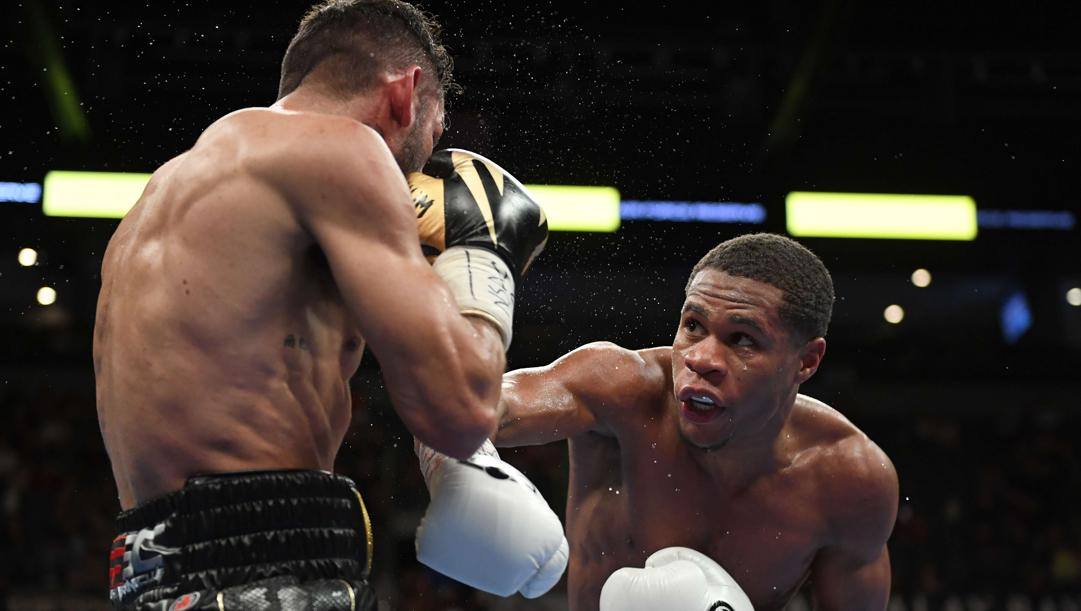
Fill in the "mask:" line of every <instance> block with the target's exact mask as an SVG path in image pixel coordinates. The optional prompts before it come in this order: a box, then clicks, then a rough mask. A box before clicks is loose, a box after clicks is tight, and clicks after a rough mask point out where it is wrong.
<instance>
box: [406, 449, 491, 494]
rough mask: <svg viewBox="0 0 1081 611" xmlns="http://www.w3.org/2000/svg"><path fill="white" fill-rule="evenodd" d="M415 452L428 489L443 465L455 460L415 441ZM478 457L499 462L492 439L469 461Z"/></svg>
mask: <svg viewBox="0 0 1081 611" xmlns="http://www.w3.org/2000/svg"><path fill="white" fill-rule="evenodd" d="M413 451H414V452H415V453H416V455H417V459H418V460H419V461H420V472H421V475H423V476H424V483H425V484H426V485H427V486H428V489H429V490H431V488H432V477H433V476H434V474H435V473H436V472H437V471H439V469H440V468H441V467H442V466H443V463H444V462H445V461H448V460H454V459H453V458H451V457H449V456H447V455H446V454H440V453H439V452H436V451H435V450H433V449H432V448H429V447H428V446H426V445H424V444H423V443H421V442H420V441H419V440H414V441H413ZM478 456H490V457H492V458H495V459H496V460H499V452H498V451H496V449H495V445H494V444H493V443H492V440H491V439H485V440H484V443H483V444H482V445H481V446H480V449H478V450H477V451H476V452H474V453H473V456H471V457H469V460H473V459H474V458H476V457H478Z"/></svg>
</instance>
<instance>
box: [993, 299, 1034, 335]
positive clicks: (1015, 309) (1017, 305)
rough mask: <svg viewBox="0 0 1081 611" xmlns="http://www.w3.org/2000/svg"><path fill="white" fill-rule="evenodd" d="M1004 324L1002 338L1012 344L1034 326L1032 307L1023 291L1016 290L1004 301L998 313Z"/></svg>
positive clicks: (1001, 322) (1000, 321)
mask: <svg viewBox="0 0 1081 611" xmlns="http://www.w3.org/2000/svg"><path fill="white" fill-rule="evenodd" d="M998 317H999V324H1000V325H1001V326H1002V339H1003V340H1004V341H1005V342H1006V343H1007V344H1010V345H1013V344H1016V343H1017V341H1018V340H1020V339H1021V336H1023V335H1024V334H1025V333H1026V332H1028V330H1029V329H1030V328H1032V308H1031V307H1029V305H1028V298H1027V297H1025V293H1024V292H1022V291H1014V292H1013V293H1011V294H1010V296H1009V297H1007V298H1006V300H1005V301H1003V302H1002V307H1001V308H1000V309H999V313H998Z"/></svg>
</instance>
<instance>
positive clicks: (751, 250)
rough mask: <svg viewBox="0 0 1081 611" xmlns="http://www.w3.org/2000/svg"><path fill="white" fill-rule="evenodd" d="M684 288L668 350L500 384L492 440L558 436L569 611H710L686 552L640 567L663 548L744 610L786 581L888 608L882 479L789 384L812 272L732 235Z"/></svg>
mask: <svg viewBox="0 0 1081 611" xmlns="http://www.w3.org/2000/svg"><path fill="white" fill-rule="evenodd" d="M685 291H686V292H685V300H684V303H683V307H682V308H681V309H680V311H679V312H678V316H677V313H675V312H673V316H672V318H673V322H674V323H676V325H674V326H675V328H676V331H675V336H674V337H673V339H672V344H671V345H670V346H659V347H654V348H644V349H639V350H630V349H627V348H623V347H620V346H617V345H615V344H610V343H603V342H600V343H595V344H589V345H586V346H583V347H582V348H579V349H578V350H574V351H573V352H571V353H569V354H567V355H565V356H563V357H562V358H559V359H557V360H556V361H555V362H553V363H552V364H551V365H548V366H545V367H534V368H530V369H521V370H518V371H513V372H510V373H508V374H506V375H505V376H503V387H502V390H501V393H500V399H499V403H500V405H499V411H500V412H501V414H502V419H501V421H500V425H499V429H498V431H497V432H496V435H495V437H494V438H492V442H493V443H494V444H495V445H496V446H497V447H501V448H502V447H512V446H522V445H535V444H543V443H550V442H553V441H559V440H563V439H566V440H567V447H568V454H569V463H570V474H569V476H570V477H569V481H568V486H567V511H566V514H565V515H566V519H565V522H566V533H567V540H568V541H569V542H570V547H571V559H570V562H569V564H568V568H567V594H568V607H569V611H598V609H601V608H605V607H606V608H605V611H609V610H611V611H638V610H640V609H649V610H650V611H682V609H684V608H687V609H692V610H695V611H697V610H698V609H708V606H696V605H704V601H705V600H707V596H708V597H709V599H712V596H711V594H712V593H713V592H714V590H715V588H719V587H720V586H721V585H723V584H725V580H724V579H723V578H722V577H721V576H722V575H724V573H723V572H720V569H718V568H716V565H713V564H712V563H705V562H698V564H697V567H698V568H697V569H695V568H694V567H693V566H691V565H689V564H688V563H687V561H688V560H689V561H691V562H694V561H695V559H698V560H702V558H701V557H700V555H691V556H689V555H686V554H685V555H684V559H683V560H671V558H670V557H669V556H668V555H667V554H662V555H660V556H655V557H654V558H652V559H651V561H650V562H646V559H647V558H648V557H649V556H650V554H651V553H653V552H655V551H656V550H658V549H665V548H669V547H671V546H686V547H691V548H694V549H698V550H702V551H706V552H708V554H709V556H710V558H711V559H712V560H713V561H714V562H716V563H717V564H719V565H722V566H724V567H725V571H727V572H728V573H730V574H731V575H733V576H735V577H736V578H738V580H739V588H740V590H742V591H743V592H745V593H746V600H749V601H751V602H752V603H753V604H754V607H755V608H756V609H758V610H759V611H780V610H781V609H784V608H785V606H786V605H787V604H788V603H789V602H790V601H791V600H792V599H793V597H795V596H796V595H797V593H798V592H800V589H801V588H805V590H806V594H807V595H809V597H810V601H809V603H810V605H811V606H813V608H815V609H818V610H819V611H885V609H886V606H887V604H888V602H889V596H890V561H889V552H888V549H887V545H886V544H887V541H888V540H889V536H890V531H891V530H892V528H893V522H894V519H895V518H896V515H897V506H898V485H897V472H896V470H894V468H893V465H892V464H891V463H890V460H889V457H887V456H886V454H885V453H884V452H883V451H882V449H881V448H879V447H878V446H876V445H875V444H874V442H873V441H871V440H870V439H869V438H868V437H867V435H865V434H864V433H863V432H862V431H860V430H859V429H858V428H857V427H856V426H855V425H853V424H852V422H851V421H849V420H848V419H847V418H845V417H844V416H843V415H842V414H841V413H840V412H838V411H837V410H834V409H833V408H831V407H830V406H828V405H826V404H824V403H822V402H821V401H817V400H815V399H813V398H811V397H808V396H806V395H803V394H800V392H799V390H800V385H801V384H803V383H804V382H806V381H807V380H808V379H810V378H811V376H812V375H814V373H815V372H816V371H817V369H818V367H819V365H820V364H821V363H822V359H823V356H824V355H825V350H826V339H825V334H826V330H827V328H828V326H829V321H830V316H831V314H832V306H833V301H834V292H833V281H832V279H831V278H830V276H829V272H828V270H826V267H825V265H824V264H823V263H822V261H821V260H820V259H819V258H818V257H817V256H815V255H814V253H812V252H811V251H809V250H807V249H806V248H805V247H803V246H802V245H800V244H798V243H796V242H795V241H793V240H791V239H789V238H786V237H784V236H779V235H772V234H751V235H744V236H739V237H737V238H733V239H731V240H727V241H725V242H723V243H721V244H718V245H717V247H715V248H714V249H712V250H711V251H709V252H708V253H706V255H705V256H704V257H702V259H701V260H700V261H699V262H698V264H697V265H695V266H694V269H693V270H692V271H691V273H690V276H689V279H688V283H687V286H686V289H685ZM643 315H647V316H654V315H656V313H655V312H643ZM677 321H678V322H677ZM607 324H609V325H610V324H611V322H608V323H607ZM692 556H693V557H692ZM643 565H645V567H646V568H645V569H642V570H640V571H635V570H632V569H626V568H624V567H640V566H643ZM696 571H700V574H699V572H696ZM606 583H607V584H608V585H607V586H606V585H605V584H606ZM677 583H686V584H688V586H682V587H677V586H676V584H677ZM624 586H625V588H626V590H627V592H622V591H621V590H623V589H624ZM602 590H603V591H604V594H605V596H604V599H605V602H606V603H608V604H607V605H605V604H604V603H602V596H601V592H602ZM703 591H705V592H707V593H709V595H707V594H703ZM733 592H735V590H733ZM730 595H731V596H735V594H730ZM684 597H689V598H690V599H691V600H690V601H689V602H687V603H686V605H685V606H678V605H677V601H678V600H681V599H682V598H684ZM709 602H710V604H713V603H716V602H722V603H727V604H728V605H729V606H730V607H731V608H732V609H733V610H735V609H740V608H741V606H740V604H739V603H740V601H739V600H736V599H734V598H733V599H726V598H725V597H724V596H719V597H718V598H717V599H715V600H709ZM720 608H721V609H723V608H724V607H720ZM745 608H749V607H745Z"/></svg>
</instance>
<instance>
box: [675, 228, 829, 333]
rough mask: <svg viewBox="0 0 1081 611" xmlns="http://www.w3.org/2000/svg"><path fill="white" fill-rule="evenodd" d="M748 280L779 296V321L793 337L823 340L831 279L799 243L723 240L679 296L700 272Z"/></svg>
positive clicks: (767, 236) (766, 238) (773, 238)
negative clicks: (772, 288)
mask: <svg viewBox="0 0 1081 611" xmlns="http://www.w3.org/2000/svg"><path fill="white" fill-rule="evenodd" d="M706 268H709V269H716V270H718V271H722V272H725V273H727V274H730V275H732V276H739V277H741V278H750V279H751V280H757V281H758V282H764V283H765V284H769V285H772V286H775V287H777V288H778V289H780V290H781V292H782V293H783V294H784V296H783V298H782V302H781V306H780V309H779V314H780V317H781V321H782V322H783V323H785V324H786V325H787V326H788V328H789V330H790V331H791V332H792V333H793V336H794V337H793V339H795V340H797V341H808V340H812V339H814V338H816V337H825V336H826V330H827V329H828V328H829V324H830V317H831V316H832V315H833V301H834V295H833V279H832V278H831V277H830V273H829V270H827V269H826V266H825V265H824V264H823V263H822V260H821V259H819V258H818V257H817V256H816V255H815V254H814V253H813V252H811V251H810V250H807V248H806V247H804V246H803V245H802V244H800V243H799V242H796V241H795V240H791V239H789V238H786V237H784V236H781V235H775V234H772V233H752V234H748V235H742V236H739V237H737V238H732V239H731V240H726V241H724V242H721V243H720V244H718V245H717V246H715V247H714V248H713V249H712V250H710V251H709V252H707V253H706V256H704V257H702V259H701V260H700V261H699V262H698V263H697V264H696V265H695V266H694V269H692V270H691V277H690V278H688V279H687V287H686V288H685V289H684V292H687V291H690V289H691V282H692V281H693V280H694V277H695V276H696V275H698V272H700V271H702V270H703V269H706Z"/></svg>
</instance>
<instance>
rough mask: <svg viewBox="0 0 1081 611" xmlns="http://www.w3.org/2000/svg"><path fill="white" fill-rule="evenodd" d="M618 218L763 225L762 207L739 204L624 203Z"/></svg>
mask: <svg viewBox="0 0 1081 611" xmlns="http://www.w3.org/2000/svg"><path fill="white" fill-rule="evenodd" d="M619 215H620V217H622V219H623V220H625V221H668V222H674V223H744V224H748V225H761V224H762V223H764V222H766V208H765V206H763V205H762V204H756V203H743V202H679V201H656V200H626V201H624V202H622V203H621V204H620V206H619Z"/></svg>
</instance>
